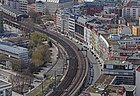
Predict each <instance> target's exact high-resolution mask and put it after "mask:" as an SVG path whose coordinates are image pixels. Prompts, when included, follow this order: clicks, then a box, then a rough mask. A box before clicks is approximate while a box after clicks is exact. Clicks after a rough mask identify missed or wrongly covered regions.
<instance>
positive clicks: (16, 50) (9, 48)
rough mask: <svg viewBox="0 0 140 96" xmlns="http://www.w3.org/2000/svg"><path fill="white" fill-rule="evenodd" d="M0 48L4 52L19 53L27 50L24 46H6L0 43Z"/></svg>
mask: <svg viewBox="0 0 140 96" xmlns="http://www.w3.org/2000/svg"><path fill="white" fill-rule="evenodd" d="M0 50H3V51H6V52H11V53H15V54H20V53H24V52H28V51H27V49H26V48H23V47H17V46H15V47H14V46H13V47H12V46H8V45H2V44H0Z"/></svg>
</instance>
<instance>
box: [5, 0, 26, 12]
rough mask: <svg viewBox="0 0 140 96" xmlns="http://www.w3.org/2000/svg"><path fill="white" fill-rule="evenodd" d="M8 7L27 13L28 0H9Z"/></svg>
mask: <svg viewBox="0 0 140 96" xmlns="http://www.w3.org/2000/svg"><path fill="white" fill-rule="evenodd" d="M8 3H9V4H7V5H9V6H10V7H12V8H14V9H17V10H18V11H21V12H23V13H28V1H27V0H9V2H8Z"/></svg>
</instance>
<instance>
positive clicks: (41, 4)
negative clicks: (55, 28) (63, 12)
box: [35, 1, 45, 15]
mask: <svg viewBox="0 0 140 96" xmlns="http://www.w3.org/2000/svg"><path fill="white" fill-rule="evenodd" d="M35 11H36V12H38V13H40V14H41V15H43V14H44V12H45V4H44V2H42V1H36V2H35Z"/></svg>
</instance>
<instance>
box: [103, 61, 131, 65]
mask: <svg viewBox="0 0 140 96" xmlns="http://www.w3.org/2000/svg"><path fill="white" fill-rule="evenodd" d="M104 64H110V65H118V64H119V65H127V64H131V63H130V62H127V61H119V60H109V61H105V63H104Z"/></svg>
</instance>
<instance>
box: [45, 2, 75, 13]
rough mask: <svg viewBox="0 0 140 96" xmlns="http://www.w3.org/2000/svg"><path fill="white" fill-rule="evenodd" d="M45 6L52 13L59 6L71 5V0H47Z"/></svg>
mask: <svg viewBox="0 0 140 96" xmlns="http://www.w3.org/2000/svg"><path fill="white" fill-rule="evenodd" d="M45 4H46V8H47V9H48V10H49V12H50V13H51V14H52V15H54V13H55V11H56V10H57V9H59V8H68V7H71V6H72V5H73V1H72V0H47V2H46V3H45Z"/></svg>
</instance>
